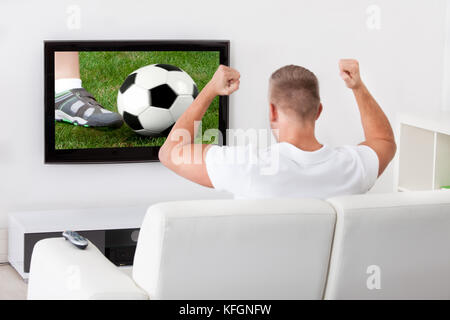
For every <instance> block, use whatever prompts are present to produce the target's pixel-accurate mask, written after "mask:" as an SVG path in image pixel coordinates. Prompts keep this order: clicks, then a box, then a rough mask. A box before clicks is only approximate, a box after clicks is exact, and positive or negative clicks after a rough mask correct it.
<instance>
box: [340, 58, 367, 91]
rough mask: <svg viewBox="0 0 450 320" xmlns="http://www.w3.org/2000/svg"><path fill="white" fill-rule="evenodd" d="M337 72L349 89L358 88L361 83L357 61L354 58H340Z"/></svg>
mask: <svg viewBox="0 0 450 320" xmlns="http://www.w3.org/2000/svg"><path fill="white" fill-rule="evenodd" d="M339 72H340V75H341V78H342V80H344V82H345V84H346V85H347V87H349V88H350V89H353V90H355V89H358V88H359V87H361V85H362V81H361V76H360V75H359V63H358V61H357V60H354V59H342V60H340V61H339Z"/></svg>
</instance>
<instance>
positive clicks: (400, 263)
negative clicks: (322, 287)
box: [325, 191, 450, 299]
mask: <svg viewBox="0 0 450 320" xmlns="http://www.w3.org/2000/svg"><path fill="white" fill-rule="evenodd" d="M329 202H330V203H331V204H332V205H333V206H334V207H335V209H336V212H337V221H336V230H335V236H334V241H333V250H332V255H331V262H330V270H329V275H328V282H327V287H326V293H325V298H326V299H422V298H423V299H450V192H448V191H432V192H405V193H393V194H376V195H360V196H348V197H337V198H333V199H330V200H329Z"/></svg>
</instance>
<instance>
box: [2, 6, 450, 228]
mask: <svg viewBox="0 0 450 320" xmlns="http://www.w3.org/2000/svg"><path fill="white" fill-rule="evenodd" d="M69 4H78V5H79V6H80V8H81V29H79V30H69V29H68V28H67V27H66V19H67V14H66V9H67V6H68V5H69ZM372 4H376V5H378V6H379V7H380V9H381V29H380V30H378V31H377V30H369V29H368V28H367V27H366V20H367V18H368V16H367V14H366V9H367V7H368V6H369V5H372ZM444 8H445V0H439V1H437V0H435V1H425V0H421V1H418V0H417V1H411V0H402V1H400V0H396V1H392V0H391V1H388V0H379V1H375V0H374V1H364V0H347V1H335V0H327V1H325V0H322V1H312V0H302V1H284V0H283V1H282V0H277V1H242V0H229V1H212V0H204V1H195V0H190V1H181V0H180V1H133V0H128V1H111V0H109V1H100V0H97V1H75V0H74V1H43V0H41V1H17V0H15V1H13V0H6V1H5V0H2V1H1V3H0V72H1V75H0V92H1V99H0V109H1V111H2V120H3V121H1V125H0V197H1V199H0V229H1V228H4V227H6V223H7V220H6V217H7V212H9V211H18V210H25V209H34V208H41V209H43V208H65V207H95V206H97V207H100V206H106V205H127V204H131V203H133V204H137V203H139V204H143V203H150V202H152V201H159V200H164V199H180V198H182V199H187V198H205V197H210V198H211V197H219V196H220V197H224V196H225V195H224V194H219V193H216V192H215V191H211V190H207V189H206V188H202V187H199V186H195V185H193V184H192V183H189V182H186V181H184V180H182V179H180V178H178V177H176V176H175V175H174V174H172V173H170V172H168V171H167V170H166V169H164V168H163V167H162V166H161V165H160V164H158V163H147V164H118V165H44V164H43V152H44V151H43V150H44V139H43V135H44V133H43V45H42V41H43V40H44V39H230V40H231V46H232V49H231V60H232V61H231V62H232V65H233V66H234V67H236V68H237V69H239V70H240V71H241V74H242V81H241V89H240V91H239V92H237V93H236V94H235V95H233V96H232V98H231V119H230V120H231V127H232V128H250V127H256V128H263V127H266V125H267V121H266V87H267V79H268V77H269V75H270V73H271V71H273V70H274V69H275V68H277V67H279V66H282V65H284V64H288V63H295V64H300V65H304V66H306V67H309V68H310V69H312V70H313V71H314V72H315V73H316V74H317V75H318V77H319V79H320V82H321V90H322V99H323V103H324V107H325V110H324V113H323V116H322V119H321V120H320V121H319V124H318V135H319V138H320V139H321V141H322V142H324V143H327V144H331V145H337V144H348V143H358V142H360V141H361V140H362V129H361V126H360V123H359V116H358V112H357V108H356V105H355V103H354V101H353V98H352V95H351V93H350V92H349V90H347V89H346V88H345V87H344V85H343V83H342V82H341V80H340V79H339V76H338V72H337V61H338V59H339V58H341V57H355V58H358V59H359V60H360V62H361V66H362V75H363V77H364V79H365V80H366V83H367V85H368V87H369V89H371V90H372V92H373V94H374V95H375V97H376V98H377V99H378V101H379V102H380V104H381V105H382V107H383V108H384V109H385V111H386V112H387V114H388V115H389V117H390V118H391V120H394V116H395V113H396V111H397V110H400V109H409V108H421V109H423V112H426V111H427V110H428V109H434V108H439V104H440V101H441V89H442V86H441V82H442V74H441V73H442V66H443V62H442V61H443V39H444V26H445V23H444V14H445V10H444ZM392 185H393V183H392V170H391V169H388V171H387V172H386V173H385V175H384V176H383V177H382V179H381V180H380V181H379V183H378V184H377V186H376V187H375V191H376V192H380V191H391V190H392Z"/></svg>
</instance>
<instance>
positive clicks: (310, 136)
mask: <svg viewBox="0 0 450 320" xmlns="http://www.w3.org/2000/svg"><path fill="white" fill-rule="evenodd" d="M339 69H340V75H341V77H342V79H343V80H344V82H345V84H346V85H347V87H348V88H350V89H351V90H352V91H353V94H354V96H355V99H356V102H357V104H358V107H359V111H360V113H361V120H362V126H363V129H364V134H365V141H363V142H362V143H361V144H359V145H358V146H342V147H337V148H332V147H329V146H326V145H322V144H321V143H320V142H319V141H317V139H316V137H315V133H314V130H315V122H316V120H317V119H318V118H319V116H320V113H321V112H322V104H321V102H320V97H319V85H318V80H317V78H316V76H315V75H314V74H313V73H312V72H310V71H309V70H307V69H305V68H303V67H299V66H294V65H289V66H285V67H283V68H281V69H279V70H277V71H275V72H274V73H273V74H272V76H271V77H270V82H269V118H270V126H271V128H272V130H273V132H274V135H275V137H276V139H277V142H278V143H276V144H274V145H272V146H270V147H269V148H267V150H266V151H274V150H275V151H276V152H277V153H278V170H276V171H275V172H273V173H272V174H263V173H262V172H261V167H262V166H264V165H267V163H268V162H269V163H270V162H271V161H273V160H272V158H271V157H270V154H271V152H258V153H256V152H255V151H254V149H252V148H250V147H239V146H237V147H226V146H224V147H220V146H211V145H202V146H201V148H202V152H201V158H202V159H201V160H202V161H194V160H195V159H194V156H195V148H198V146H197V147H196V146H195V145H194V133H195V132H194V131H195V128H194V121H200V120H201V119H202V117H203V115H204V113H205V111H206V110H207V109H208V106H209V105H210V103H211V101H212V100H213V99H214V97H216V96H217V95H229V94H231V93H233V92H234V91H236V90H238V88H239V78H240V75H239V72H237V71H236V70H234V69H232V68H229V67H225V66H220V67H219V68H218V70H217V71H216V73H215V74H214V76H213V78H212V79H211V81H210V82H209V83H208V84H207V85H206V86H205V88H204V89H203V90H202V91H201V92H200V94H199V95H198V97H197V98H196V99H195V101H194V102H193V103H192V105H191V106H190V107H189V108H188V109H187V110H186V112H185V113H184V114H183V115H182V116H181V117H180V118H179V119H178V121H177V123H176V124H175V126H174V128H173V129H172V131H171V133H170V134H169V136H168V138H167V140H166V142H165V143H164V145H163V146H162V147H161V149H160V153H159V158H160V160H161V162H162V163H163V164H164V165H165V166H166V167H168V168H169V169H171V170H172V171H174V172H175V173H177V174H179V175H181V176H183V177H185V178H187V179H189V180H191V181H194V182H196V183H199V184H201V185H204V186H207V187H214V188H216V189H219V190H226V191H229V192H231V193H233V194H234V195H235V197H236V198H270V197H315V198H328V197H332V196H337V195H345V194H358V193H365V192H367V191H368V190H369V189H370V188H371V187H372V186H373V185H374V183H375V181H376V179H377V177H378V176H380V175H381V174H382V173H383V171H384V169H385V168H386V167H387V165H388V164H389V162H390V161H391V160H392V158H393V157H394V154H395V151H396V145H395V140H394V135H393V132H392V128H391V126H390V124H389V121H388V119H387V118H386V116H385V114H384V113H383V111H382V110H381V108H380V106H379V105H378V103H377V102H376V101H375V99H374V98H373V97H372V96H371V94H370V93H369V91H368V90H367V88H366V86H365V85H364V83H363V82H362V81H361V78H360V73H359V64H358V62H357V61H356V60H350V59H349V60H341V61H340V62H339ZM179 129H184V130H187V132H189V134H190V136H191V138H190V140H188V141H186V139H184V141H181V142H180V141H179V140H178V139H177V138H176V133H175V132H176V131H177V130H179ZM239 152H240V153H241V154H240V157H241V159H242V158H243V159H244V161H235V160H236V154H237V153H239ZM242 155H244V156H243V157H242ZM177 156H178V157H183V156H184V157H186V156H187V157H188V158H191V159H190V160H191V161H176V158H177ZM255 158H257V159H258V161H252V159H255Z"/></svg>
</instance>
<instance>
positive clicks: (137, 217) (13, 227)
mask: <svg viewBox="0 0 450 320" xmlns="http://www.w3.org/2000/svg"><path fill="white" fill-rule="evenodd" d="M147 208H148V206H133V207H116V208H95V209H79V210H77V209H71V210H48V211H27V212H14V213H10V214H9V219H8V228H9V230H8V246H9V248H8V261H9V263H10V264H11V265H12V266H13V267H14V268H15V269H16V270H17V272H18V273H19V274H20V275H21V276H22V278H24V279H27V278H28V272H27V271H26V270H25V265H26V261H28V263H29V259H30V257H31V252H32V246H34V243H33V244H32V245H30V246H28V247H29V248H28V250H27V243H30V241H28V240H27V237H29V236H34V237H38V238H53V237H55V235H54V234H55V233H56V234H57V236H58V237H61V233H62V231H64V230H75V231H83V232H87V233H89V234H90V236H92V237H93V238H89V236H88V239H89V240H91V241H92V242H93V243H94V244H95V242H96V241H97V242H99V243H100V244H103V245H104V241H105V240H104V237H105V235H104V234H102V231H103V232H105V231H106V230H126V229H139V228H140V227H141V224H142V221H143V219H144V216H145V214H146V211H147ZM97 234H98V235H97ZM131 236H133V234H131ZM34 240H36V239H34ZM132 240H133V241H134V242H136V241H137V239H132ZM31 242H32V240H31ZM99 249H100V248H99ZM122 268H123V269H124V270H123V271H125V272H129V269H130V267H122Z"/></svg>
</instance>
